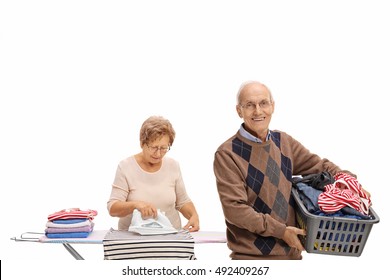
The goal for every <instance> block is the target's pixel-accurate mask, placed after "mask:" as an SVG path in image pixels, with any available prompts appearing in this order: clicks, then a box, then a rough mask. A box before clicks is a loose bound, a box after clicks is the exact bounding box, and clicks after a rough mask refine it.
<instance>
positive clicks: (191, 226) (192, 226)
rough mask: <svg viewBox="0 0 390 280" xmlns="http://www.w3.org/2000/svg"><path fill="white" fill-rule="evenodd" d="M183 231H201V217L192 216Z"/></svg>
mask: <svg viewBox="0 0 390 280" xmlns="http://www.w3.org/2000/svg"><path fill="white" fill-rule="evenodd" d="M183 229H185V230H188V231H190V232H193V231H198V230H199V217H198V215H192V216H191V218H190V219H189V220H188V223H187V224H186V225H185V226H184V227H183Z"/></svg>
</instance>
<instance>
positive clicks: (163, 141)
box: [142, 135, 170, 164]
mask: <svg viewBox="0 0 390 280" xmlns="http://www.w3.org/2000/svg"><path fill="white" fill-rule="evenodd" d="M169 148H170V147H169V136H168V135H164V136H162V137H160V138H159V139H156V140H155V141H153V142H150V143H148V144H144V145H143V147H142V150H143V155H144V157H145V160H146V161H147V162H149V163H151V164H157V163H160V162H161V160H162V158H163V157H164V156H165V154H166V153H167V152H168V151H169Z"/></svg>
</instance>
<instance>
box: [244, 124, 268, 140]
mask: <svg viewBox="0 0 390 280" xmlns="http://www.w3.org/2000/svg"><path fill="white" fill-rule="evenodd" d="M239 133H240V134H241V136H242V137H244V138H246V139H248V140H249V141H252V142H255V143H263V141H262V140H261V139H260V138H257V137H256V136H253V135H252V134H250V133H249V132H248V131H247V130H246V129H245V128H244V124H241V126H240V130H239ZM270 138H271V131H270V130H268V133H267V137H266V138H265V141H268V140H269V139H270Z"/></svg>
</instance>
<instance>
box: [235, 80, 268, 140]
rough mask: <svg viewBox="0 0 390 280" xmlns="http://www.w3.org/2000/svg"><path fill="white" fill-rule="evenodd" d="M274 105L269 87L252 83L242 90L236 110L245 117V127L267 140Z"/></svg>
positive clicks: (241, 116)
mask: <svg viewBox="0 0 390 280" xmlns="http://www.w3.org/2000/svg"><path fill="white" fill-rule="evenodd" d="M274 107H275V104H274V102H273V101H272V100H271V94H270V92H269V91H268V89H267V88H266V87H265V86H263V85H262V84H259V83H252V84H248V85H246V86H245V87H244V89H243V90H242V92H241V95H240V103H239V104H238V105H237V106H236V110H237V113H238V115H239V116H240V118H243V119H244V124H245V129H246V130H247V131H248V132H250V133H251V134H252V135H254V136H256V137H258V138H260V139H261V140H262V141H265V138H266V136H267V133H268V127H269V124H270V122H271V118H272V114H273V112H274Z"/></svg>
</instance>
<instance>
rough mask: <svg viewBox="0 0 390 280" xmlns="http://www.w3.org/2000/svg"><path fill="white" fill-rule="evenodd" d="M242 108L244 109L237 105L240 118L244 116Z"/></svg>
mask: <svg viewBox="0 0 390 280" xmlns="http://www.w3.org/2000/svg"><path fill="white" fill-rule="evenodd" d="M241 110H242V108H241V106H239V105H236V111H237V114H238V116H239V117H240V118H242V111H241Z"/></svg>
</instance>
